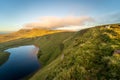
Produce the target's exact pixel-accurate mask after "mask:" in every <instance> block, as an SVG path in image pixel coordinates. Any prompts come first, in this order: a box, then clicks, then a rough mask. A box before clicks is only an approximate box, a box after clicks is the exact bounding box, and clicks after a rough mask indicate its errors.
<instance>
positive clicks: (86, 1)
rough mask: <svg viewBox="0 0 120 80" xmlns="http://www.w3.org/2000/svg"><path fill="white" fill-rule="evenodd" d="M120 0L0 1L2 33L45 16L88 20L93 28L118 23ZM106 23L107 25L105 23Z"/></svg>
mask: <svg viewBox="0 0 120 80" xmlns="http://www.w3.org/2000/svg"><path fill="white" fill-rule="evenodd" d="M119 3H120V0H0V31H14V30H19V29H21V28H22V27H23V26H24V25H25V24H27V23H31V22H36V21H38V20H39V18H40V17H43V16H57V17H65V16H71V15H72V16H89V17H92V18H94V19H95V22H94V24H105V23H115V22H116V23H118V22H119V21H120V17H119V13H120V5H119ZM103 21H104V22H103Z"/></svg>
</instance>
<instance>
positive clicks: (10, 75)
mask: <svg viewBox="0 0 120 80" xmlns="http://www.w3.org/2000/svg"><path fill="white" fill-rule="evenodd" d="M38 51H39V48H38V47H36V46H34V45H27V46H20V47H16V48H10V49H7V50H5V52H9V53H10V56H9V59H8V61H6V62H5V63H4V64H3V65H2V66H0V80H20V79H21V78H23V77H26V76H27V75H29V74H31V73H33V72H35V71H36V70H38V69H39V68H40V64H39V61H38V59H37V53H38Z"/></svg>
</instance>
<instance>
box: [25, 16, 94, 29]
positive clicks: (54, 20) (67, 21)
mask: <svg viewBox="0 0 120 80" xmlns="http://www.w3.org/2000/svg"><path fill="white" fill-rule="evenodd" d="M90 21H93V19H92V18H91V17H88V16H82V17H77V16H67V17H62V18H60V17H55V16H51V17H49V16H48V17H42V18H40V21H38V22H33V23H28V24H26V25H25V26H24V28H26V29H32V28H47V29H54V28H60V27H66V26H82V25H84V24H85V23H86V22H90Z"/></svg>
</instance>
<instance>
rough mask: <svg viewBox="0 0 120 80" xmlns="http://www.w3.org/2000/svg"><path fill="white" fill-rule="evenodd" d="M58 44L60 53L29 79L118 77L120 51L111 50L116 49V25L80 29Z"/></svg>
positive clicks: (119, 46) (119, 45) (119, 33)
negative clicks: (61, 48)
mask: <svg viewBox="0 0 120 80" xmlns="http://www.w3.org/2000/svg"><path fill="white" fill-rule="evenodd" d="M62 45H64V48H63V50H62V52H61V55H60V56H59V57H57V58H56V59H55V60H53V61H52V62H51V63H50V64H47V65H46V66H44V67H43V68H42V69H40V70H39V71H38V72H37V73H36V74H35V75H34V76H33V77H32V78H30V80H119V79H120V76H119V74H120V71H119V70H120V69H119V68H120V54H114V53H113V52H114V51H115V50H120V27H119V26H116V25H113V26H112V27H111V28H106V27H104V26H100V27H94V28H89V29H84V30H81V31H79V32H77V33H75V34H74V35H73V36H72V37H70V38H67V39H66V40H64V41H63V43H62ZM56 54H57V52H56ZM63 55H64V56H63ZM51 57H52V56H49V58H51Z"/></svg>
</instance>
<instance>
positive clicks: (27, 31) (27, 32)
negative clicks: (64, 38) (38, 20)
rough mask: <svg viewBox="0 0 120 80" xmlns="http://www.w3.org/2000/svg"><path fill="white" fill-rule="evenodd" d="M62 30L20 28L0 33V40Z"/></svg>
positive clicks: (29, 36) (35, 35)
mask: <svg viewBox="0 0 120 80" xmlns="http://www.w3.org/2000/svg"><path fill="white" fill-rule="evenodd" d="M58 32H63V31H60V30H46V29H21V30H19V31H17V32H13V33H9V34H4V35H0V42H5V41H10V40H15V39H20V38H31V37H37V36H43V35H48V34H53V33H58Z"/></svg>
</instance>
